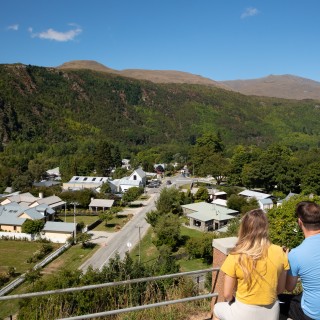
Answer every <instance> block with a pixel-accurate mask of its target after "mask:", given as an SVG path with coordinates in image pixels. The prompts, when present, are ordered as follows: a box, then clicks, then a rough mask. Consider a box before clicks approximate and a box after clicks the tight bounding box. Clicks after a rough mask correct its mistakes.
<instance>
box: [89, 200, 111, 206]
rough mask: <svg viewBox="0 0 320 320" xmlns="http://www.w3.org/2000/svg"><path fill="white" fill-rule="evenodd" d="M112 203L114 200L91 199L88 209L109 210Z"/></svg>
mask: <svg viewBox="0 0 320 320" xmlns="http://www.w3.org/2000/svg"><path fill="white" fill-rule="evenodd" d="M113 203H114V200H108V199H92V200H91V202H90V204H89V207H102V208H111V207H112V205H113Z"/></svg>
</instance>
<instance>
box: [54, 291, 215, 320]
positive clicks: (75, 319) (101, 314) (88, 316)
mask: <svg viewBox="0 0 320 320" xmlns="http://www.w3.org/2000/svg"><path fill="white" fill-rule="evenodd" d="M213 297H218V293H210V294H205V295H200V296H196V297H189V298H183V299H178V300H169V301H162V302H158V303H152V304H145V305H143V306H136V307H131V308H125V309H118V310H111V311H104V312H98V313H91V314H86V315H82V316H75V317H70V318H61V319H57V320H80V319H91V318H96V317H104V316H111V315H115V314H119V313H125V312H132V311H138V310H145V309H151V308H155V307H162V306H168V305H171V304H175V303H183V302H190V301H195V300H200V299H207V298H213Z"/></svg>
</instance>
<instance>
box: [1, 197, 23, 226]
mask: <svg viewBox="0 0 320 320" xmlns="http://www.w3.org/2000/svg"><path fill="white" fill-rule="evenodd" d="M22 212H23V211H22V210H21V208H20V206H19V205H18V204H17V203H15V204H14V203H13V204H8V205H6V206H0V230H2V231H7V232H21V229H22V225H23V223H24V222H25V221H26V218H21V217H19V215H21V213H22Z"/></svg>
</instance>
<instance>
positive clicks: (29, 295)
mask: <svg viewBox="0 0 320 320" xmlns="http://www.w3.org/2000/svg"><path fill="white" fill-rule="evenodd" d="M219 270H220V269H219V268H209V269H203V270H196V271H187V272H180V273H172V274H165V275H162V276H156V277H146V278H137V279H131V280H124V281H117V282H106V283H101V284H93V285H89V286H82V287H73V288H65V289H57V290H50V291H39V292H30V293H22V294H16V295H11V296H4V297H0V301H3V300H13V299H21V298H32V297H39V296H45V295H49V294H59V293H68V292H75V291H82V290H92V289H98V288H105V287H115V286H118V285H124V284H132V283H139V282H148V281H154V280H162V279H169V278H175V277H181V276H188V275H193V274H199V273H207V272H210V271H219Z"/></svg>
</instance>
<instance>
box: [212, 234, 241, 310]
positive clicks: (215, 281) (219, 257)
mask: <svg viewBox="0 0 320 320" xmlns="http://www.w3.org/2000/svg"><path fill="white" fill-rule="evenodd" d="M236 242H237V238H236V237H229V238H220V239H213V241H212V247H213V268H220V267H221V266H222V264H223V262H224V260H225V259H226V257H227V255H228V254H229V252H230V250H231V249H232V248H233V247H234V246H235V244H236ZM223 281H224V276H223V273H220V272H216V271H213V272H212V290H211V292H216V293H218V297H214V298H212V303H211V311H212V313H213V306H214V305H215V303H217V302H218V301H223V300H224V299H223Z"/></svg>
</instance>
